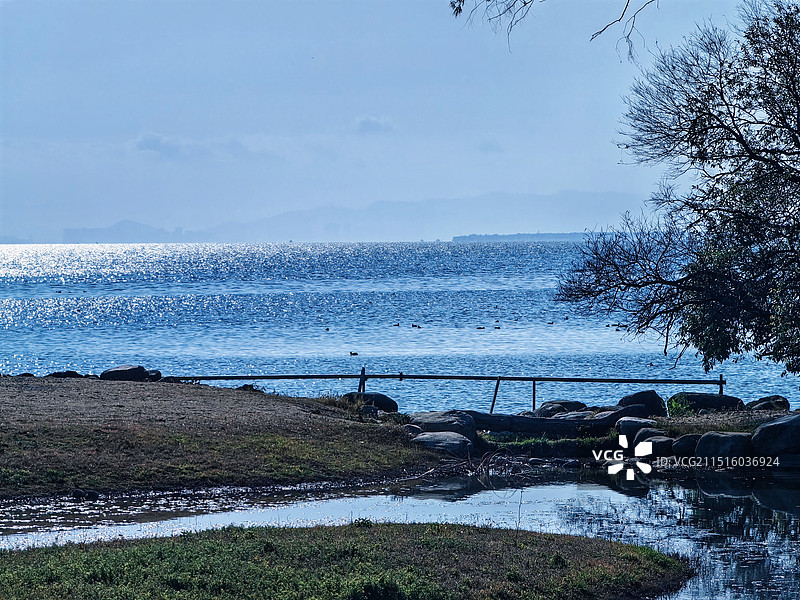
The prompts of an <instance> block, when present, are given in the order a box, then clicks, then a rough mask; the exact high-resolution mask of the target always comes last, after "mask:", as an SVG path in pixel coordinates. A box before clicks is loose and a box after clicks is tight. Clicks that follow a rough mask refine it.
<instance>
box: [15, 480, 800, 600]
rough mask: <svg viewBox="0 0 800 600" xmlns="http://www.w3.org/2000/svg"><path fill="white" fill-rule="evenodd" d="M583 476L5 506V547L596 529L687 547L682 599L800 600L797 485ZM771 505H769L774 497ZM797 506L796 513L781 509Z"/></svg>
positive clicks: (659, 545)
mask: <svg viewBox="0 0 800 600" xmlns="http://www.w3.org/2000/svg"><path fill="white" fill-rule="evenodd" d="M754 486H755V484H754V482H753V481H752V480H732V479H730V478H727V479H724V478H723V479H720V478H719V477H717V476H715V478H705V479H701V480H690V481H688V482H676V481H651V482H649V485H648V486H643V485H632V486H631V487H629V488H627V489H625V488H623V487H620V486H619V484H618V483H617V484H614V483H612V482H606V484H603V483H598V482H586V481H578V480H577V476H576V478H575V479H574V480H569V481H564V480H563V479H562V480H555V481H546V482H544V483H541V484H537V485H530V486H526V487H522V488H500V489H485V488H484V487H483V486H481V485H480V484H479V483H478V482H476V481H475V480H468V479H462V478H454V479H450V480H444V481H437V482H421V483H420V482H416V483H411V484H406V485H402V486H395V487H392V488H386V487H377V488H368V489H365V490H360V491H358V492H353V493H348V494H335V493H333V492H330V493H327V492H326V493H319V492H314V493H313V494H309V493H308V492H306V493H303V492H302V490H296V489H295V490H285V491H282V492H280V493H277V494H275V493H271V494H268V495H267V494H259V493H258V492H254V491H252V490H249V489H236V488H223V489H215V490H205V491H202V492H191V493H172V494H142V495H133V496H125V497H120V498H108V499H100V500H98V501H94V502H84V503H75V502H73V501H69V500H63V501H59V502H54V503H49V504H41V505H31V506H14V505H13V503H12V502H6V503H4V504H3V505H0V515H3V516H2V518H1V519H0V533H2V535H0V548H4V549H22V548H27V547H34V546H48V545H53V544H63V543H68V542H81V543H82V542H92V541H96V540H112V539H121V538H122V539H134V538H142V537H156V536H159V537H161V536H172V535H177V534H180V533H183V532H187V531H200V530H204V529H210V528H217V527H224V526H227V525H243V526H254V525H271V526H291V527H308V526H314V525H336V524H344V523H350V522H353V521H355V520H356V519H362V518H367V519H370V520H372V521H392V522H401V523H403V522H409V523H410V522H447V523H464V524H469V525H488V526H493V527H504V528H511V529H517V528H519V529H524V530H535V531H543V532H552V533H566V534H574V535H589V536H596V537H604V538H609V539H614V540H619V541H624V542H630V543H635V544H643V545H647V546H650V547H652V548H656V549H658V550H661V551H664V552H669V553H678V554H680V555H682V556H687V557H690V558H691V559H692V560H694V561H696V564H697V566H696V568H697V570H698V573H699V575H698V576H697V577H695V578H694V579H692V580H691V581H690V582H689V583H688V584H687V586H685V587H684V588H683V589H682V590H681V591H680V592H678V593H677V594H675V595H672V596H670V598H672V599H673V600H688V599H702V598H737V599H747V600H766V599H779V598H780V599H797V600H800V517H798V516H797V515H798V514H800V510H797V505H798V499H800V491H799V490H798V489H797V488H798V485H797V484H796V482H794V480H788V481H784V482H777V483H776V482H774V481H773V482H771V483H770V485H769V486H767V485H762V484H759V485H758V486H755V488H754ZM770 503H771V504H770ZM776 506H779V507H781V508H789V509H792V508H794V509H795V510H794V511H793V512H794V514H793V512H792V511H791V510H789V511H786V510H778V509H776Z"/></svg>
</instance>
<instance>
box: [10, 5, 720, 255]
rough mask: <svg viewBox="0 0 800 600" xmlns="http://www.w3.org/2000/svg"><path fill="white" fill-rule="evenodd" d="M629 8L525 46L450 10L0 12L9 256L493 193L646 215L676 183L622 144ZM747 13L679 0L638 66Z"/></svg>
mask: <svg viewBox="0 0 800 600" xmlns="http://www.w3.org/2000/svg"><path fill="white" fill-rule="evenodd" d="M622 4H623V0H547V1H546V2H544V3H542V4H537V5H535V7H534V9H533V10H532V12H531V14H530V16H529V17H528V18H527V20H525V21H524V22H523V23H521V24H520V25H519V26H518V27H517V28H516V29H515V30H514V31H513V33H512V35H511V37H510V38H507V37H506V35H505V33H504V32H502V31H501V32H496V31H494V30H493V29H492V28H491V27H490V26H488V25H486V24H485V23H483V22H482V21H480V20H477V21H475V22H474V23H472V24H469V23H468V21H467V20H466V19H464V18H460V19H454V18H453V17H452V16H451V14H450V11H449V7H448V2H447V0H403V1H398V0H395V1H385V0H351V1H348V2H344V1H335V0H333V1H332V0H325V1H297V2H272V1H264V0H254V1H246V0H242V1H236V2H232V1H222V0H217V1H208V2H204V1H197V0H193V1H180V2H179V1H165V0H158V1H135V2H134V1H130V2H128V1H122V0H107V1H94V2H86V1H82V0H71V1H64V0H59V1H56V2H46V1H38V0H19V1H14V0H12V1H8V0H5V1H3V0H0V43H1V44H2V46H1V47H0V52H2V56H1V58H0V59H1V62H0V68H1V69H2V71H1V72H0V152H1V153H2V154H0V161H1V162H0V169H1V170H0V194H1V195H2V196H1V197H0V236H1V235H6V236H8V235H15V236H19V237H30V238H33V239H53V240H56V241H57V240H60V236H61V233H60V232H61V228H62V227H101V226H107V225H111V224H113V223H115V222H116V221H119V220H121V219H126V218H127V219H133V220H136V221H140V222H143V223H146V224H149V225H154V226H157V227H165V228H169V229H171V228H174V227H177V226H182V227H184V228H188V229H195V228H200V227H204V226H206V225H208V224H210V223H212V222H215V221H247V220H250V219H253V218H260V217H266V216H270V215H275V214H279V213H282V212H285V211H288V210H296V209H305V208H313V207H322V206H344V207H363V206H366V205H368V204H370V203H372V202H376V201H419V200H425V199H434V198H462V197H474V196H478V195H481V194H487V193H491V192H508V193H537V194H548V193H553V192H557V191H560V190H584V191H590V190H597V191H619V192H626V193H635V194H640V195H641V197H642V199H644V198H646V197H647V195H648V194H649V193H650V192H651V191H652V189H653V188H654V186H655V184H656V183H657V182H658V178H659V173H660V170H659V169H648V168H644V167H641V166H632V165H630V164H620V163H621V162H622V161H625V162H630V160H629V159H628V158H627V157H626V156H625V155H624V154H623V153H622V152H621V151H620V150H618V149H617V148H616V146H615V144H614V140H615V139H619V136H618V135H617V133H616V132H617V130H618V129H619V128H620V125H619V117H620V115H621V114H622V112H623V109H624V105H623V103H622V100H621V98H622V96H623V95H624V94H625V93H626V92H627V89H628V88H629V86H630V84H631V82H632V80H633V78H634V76H635V75H636V73H637V66H636V65H634V64H632V63H631V62H629V61H628V60H627V59H626V57H625V50H626V48H625V46H624V44H619V37H620V34H621V30H620V29H619V28H614V29H611V30H609V31H608V32H606V33H605V34H604V35H603V36H601V37H600V38H598V39H596V40H595V41H590V37H591V34H592V33H593V32H594V31H596V30H597V29H599V28H600V27H602V26H603V25H604V24H605V23H607V22H609V21H610V20H613V18H615V16H616V14H617V12H618V11H619V10H620V8H621V6H622ZM735 6H736V5H735V3H734V2H732V1H705V0H704V1H703V2H697V1H696V0H661V2H660V6H659V7H656V6H655V5H654V6H652V7H650V8H648V9H647V10H646V11H645V12H644V13H642V15H641V17H640V20H639V28H640V31H641V33H642V35H643V39H642V38H638V37H636V38H635V39H636V42H637V44H638V50H639V59H640V61H641V63H642V64H647V63H648V62H649V55H648V48H650V49H653V48H654V47H655V45H656V44H660V45H662V46H668V45H669V44H672V43H677V42H679V41H680V38H681V36H682V35H684V34H687V33H688V32H690V31H691V30H692V29H693V28H694V24H695V22H698V21H702V20H703V19H706V18H709V17H712V16H713V21H714V22H715V23H716V24H720V25H724V24H725V23H726V22H727V21H728V20H734V21H735V19H736V8H735ZM616 217H617V214H616V212H615V211H614V212H612V213H611V214H609V215H608V219H609V222H612V221H615V220H616ZM524 225H525V224H520V228H519V230H520V231H525V230H529V229H531V228H526V227H525V226H524ZM593 225H594V224H587V223H584V222H583V221H582V220H581V215H580V214H575V215H574V226H573V227H572V229H573V230H581V229H583V228H584V227H586V226H590V227H591V226H593ZM533 229H534V230H535V229H536V228H535V227H533ZM465 233H469V232H465Z"/></svg>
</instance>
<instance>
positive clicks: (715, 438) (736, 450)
mask: <svg viewBox="0 0 800 600" xmlns="http://www.w3.org/2000/svg"><path fill="white" fill-rule="evenodd" d="M694 455H695V456H697V457H704V458H715V457H719V458H722V459H725V458H729V457H733V456H753V443H752V441H751V436H750V434H749V433H732V432H720V431H709V432H708V433H704V434H703V435H701V436H700V439H699V440H697V447H696V448H695V450H694ZM708 466H709V467H713V466H717V467H719V466H723V467H724V466H727V465H725V464H722V465H712V464H710V463H709V465H708Z"/></svg>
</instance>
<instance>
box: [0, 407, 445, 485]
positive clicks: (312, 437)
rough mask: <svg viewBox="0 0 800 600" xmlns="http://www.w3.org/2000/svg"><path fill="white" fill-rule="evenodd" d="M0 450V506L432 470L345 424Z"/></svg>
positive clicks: (72, 433)
mask: <svg viewBox="0 0 800 600" xmlns="http://www.w3.org/2000/svg"><path fill="white" fill-rule="evenodd" d="M20 440H22V442H23V443H20ZM0 441H2V442H5V444H6V446H5V448H4V450H3V451H0V495H3V496H14V495H35V494H51V493H65V492H69V491H70V490H72V489H74V488H91V489H96V490H100V491H126V490H134V489H176V488H183V487H202V486H216V485H273V484H293V483H304V482H319V481H345V482H346V481H347V480H350V479H352V480H356V479H361V478H367V479H369V478H379V477H381V476H392V475H400V474H403V473H404V472H405V470H414V469H416V470H421V469H425V468H428V467H429V466H432V465H433V464H435V463H436V461H437V460H438V459H437V457H435V456H434V455H433V454H431V453H429V452H426V451H423V450H421V449H419V448H417V447H415V446H413V445H412V444H411V443H410V442H409V440H408V438H407V436H406V435H405V434H404V433H403V431H402V430H401V429H400V428H399V427H398V426H396V425H391V424H379V423H359V422H348V421H340V422H338V423H336V424H335V425H332V426H330V427H323V426H320V427H318V429H317V430H316V431H313V432H310V433H292V432H289V433H265V432H260V431H251V430H238V431H224V432H221V433H220V432H216V431H213V430H200V429H198V430H195V431H191V432H174V431H171V430H170V429H168V428H153V427H147V428H145V427H137V426H133V425H131V426H125V427H118V428H116V429H114V430H113V431H107V430H100V429H96V430H88V431H87V430H86V429H85V428H81V427H76V426H64V427H61V428H57V427H48V428H47V429H46V430H38V429H35V428H32V429H31V430H30V431H28V432H26V433H25V435H22V434H16V433H12V434H2V433H0Z"/></svg>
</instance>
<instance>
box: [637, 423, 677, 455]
mask: <svg viewBox="0 0 800 600" xmlns="http://www.w3.org/2000/svg"><path fill="white" fill-rule="evenodd" d="M666 435H667V433H666V432H665V431H662V430H661V429H655V428H653V427H644V428H642V429H640V430H639V431H637V432H636V435H635V436H633V443H632V444H631V447H632V448H635V447H636V446H638V445H639V444H640V443H642V442H643V441H645V440H648V439H650V438H653V437H656V436H666ZM670 450H671V448H670Z"/></svg>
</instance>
